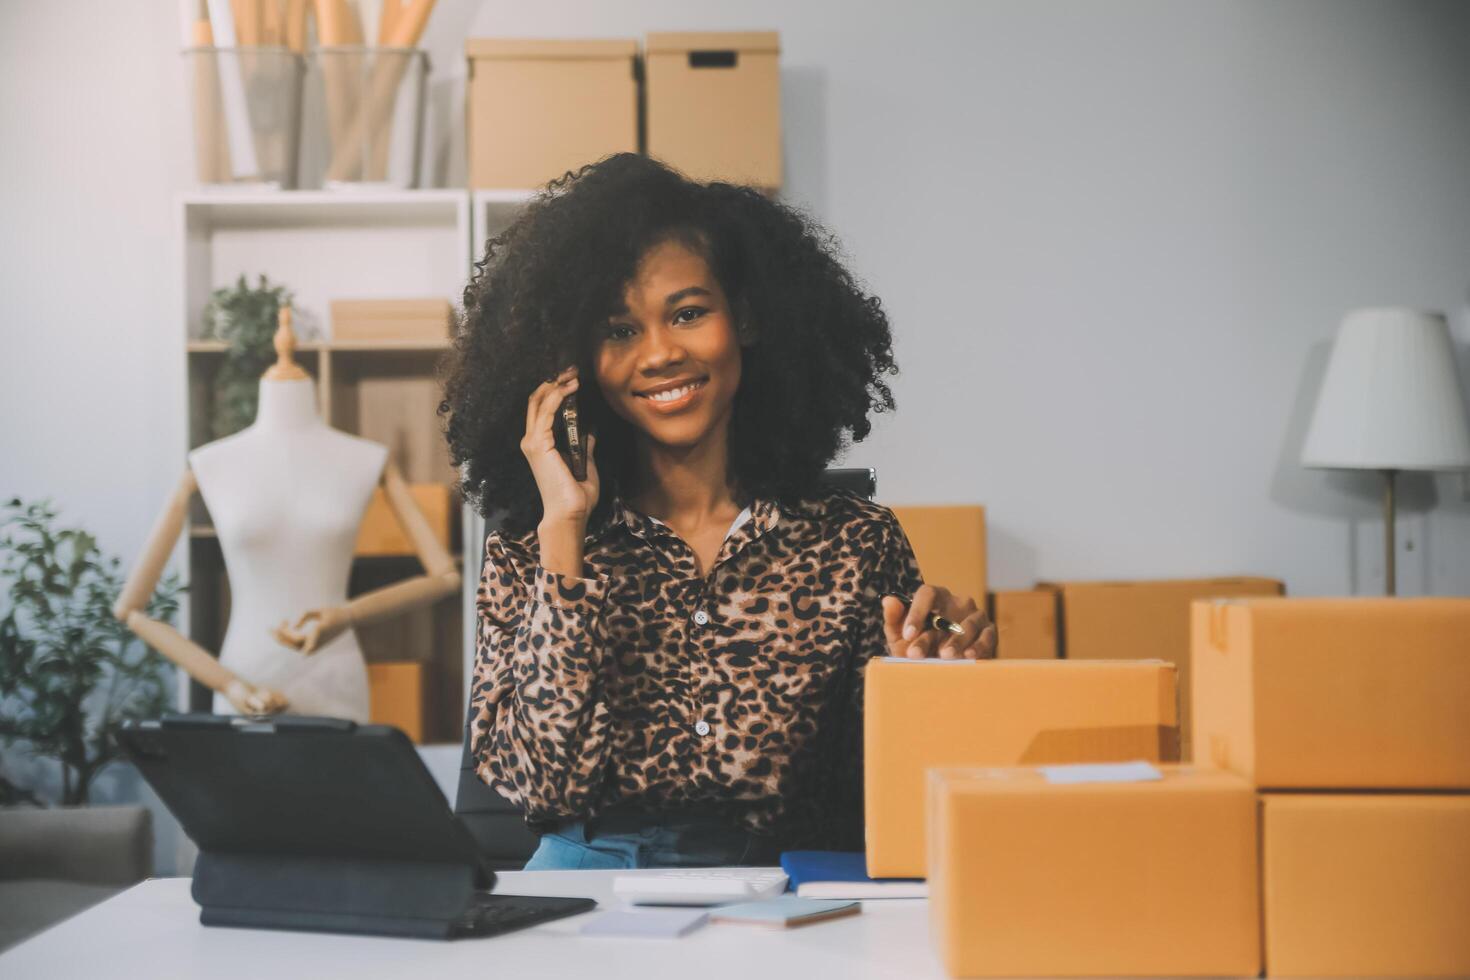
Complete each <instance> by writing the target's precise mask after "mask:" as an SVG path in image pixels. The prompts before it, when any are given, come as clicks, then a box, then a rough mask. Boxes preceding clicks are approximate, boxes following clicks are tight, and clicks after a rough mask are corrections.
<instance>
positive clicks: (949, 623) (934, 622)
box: [883, 592, 965, 636]
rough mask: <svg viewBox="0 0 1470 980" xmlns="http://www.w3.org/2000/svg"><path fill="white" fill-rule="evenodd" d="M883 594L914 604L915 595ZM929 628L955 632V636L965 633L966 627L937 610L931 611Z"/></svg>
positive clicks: (906, 603)
mask: <svg viewBox="0 0 1470 980" xmlns="http://www.w3.org/2000/svg"><path fill="white" fill-rule="evenodd" d="M883 596H884V598H887V597H888V596H893V598H895V599H897V600H898V601H899V602H901V603H903V604H904V605H905V606H912V605H913V604H914V597H913V596H906V595H904V594H902V593H900V592H885V593H883ZM929 628H930V629H936V630H940V631H941V632H948V633H953V634H954V635H955V636H964V635H965V628H964V627H963V626H961V625H960V624H959V623H956V622H955V621H954V620H952V619H945V618H944V617H943V616H941V615H939V613H937V612H931V613H929Z"/></svg>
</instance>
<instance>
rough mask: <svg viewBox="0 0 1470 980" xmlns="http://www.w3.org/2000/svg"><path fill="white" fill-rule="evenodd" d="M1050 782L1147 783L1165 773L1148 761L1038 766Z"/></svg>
mask: <svg viewBox="0 0 1470 980" xmlns="http://www.w3.org/2000/svg"><path fill="white" fill-rule="evenodd" d="M1036 768H1037V771H1038V772H1040V773H1041V774H1042V775H1043V776H1045V777H1046V781H1047V782H1049V783H1146V782H1151V781H1153V780H1156V779H1163V778H1164V774H1163V773H1161V772H1159V771H1158V770H1157V769H1155V768H1154V767H1153V766H1151V765H1149V764H1148V763H1147V762H1097V763H1085V764H1078V765H1074V766H1037V767H1036Z"/></svg>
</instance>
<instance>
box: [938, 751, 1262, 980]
mask: <svg viewBox="0 0 1470 980" xmlns="http://www.w3.org/2000/svg"><path fill="white" fill-rule="evenodd" d="M1159 768H1160V770H1161V775H1162V779H1158V780H1154V781H1145V782H1081V783H1059V782H1053V781H1051V780H1049V779H1048V778H1047V776H1045V775H1043V774H1042V773H1040V772H1038V771H1037V770H1035V769H991V770H944V769H940V770H934V771H933V772H931V774H930V780H929V792H930V806H929V812H930V839H931V841H932V855H931V858H930V870H929V907H930V916H931V919H932V922H933V926H934V928H933V934H934V938H935V941H936V943H937V945H938V951H939V955H940V958H941V959H942V960H943V962H944V964H945V966H946V967H947V968H948V969H949V972H950V975H951V976H956V977H997V976H1001V977H1032V976H1069V977H1112V976H1235V977H1246V976H1250V977H1253V976H1256V975H1257V974H1258V973H1259V972H1260V969H1261V952H1260V931H1259V930H1260V901H1259V895H1258V891H1257V883H1256V881H1257V879H1256V854H1257V852H1256V800H1255V795H1254V793H1252V791H1251V787H1250V784H1249V783H1247V782H1246V781H1245V780H1243V779H1241V778H1240V777H1238V776H1235V775H1234V774H1231V773H1224V772H1220V771H1218V770H1197V769H1195V768H1193V767H1182V766H1162V767H1159Z"/></svg>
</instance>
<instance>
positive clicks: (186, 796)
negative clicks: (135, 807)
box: [118, 715, 596, 938]
mask: <svg viewBox="0 0 1470 980" xmlns="http://www.w3.org/2000/svg"><path fill="white" fill-rule="evenodd" d="M118 741H119V742H120V744H121V745H122V748H123V750H124V752H125V753H126V754H127V756H128V757H129V758H130V759H131V760H132V761H133V763H134V764H135V765H136V766H137V767H138V769H139V770H140V771H141V772H142V774H143V777H144V778H145V779H146V780H147V781H148V783H149V785H150V786H152V787H153V790H154V792H156V793H157V794H158V796H159V798H160V799H161V800H163V802H164V804H165V805H167V806H168V808H169V810H170V811H171V812H172V813H173V814H174V816H175V817H177V818H178V820H179V823H180V824H182V825H183V827H184V830H185V832H186V833H187V834H188V835H189V837H190V838H191V839H192V840H193V841H194V842H195V843H196V844H197V845H198V847H199V852H200V853H199V859H198V860H197V861H196V863H195V870H194V882H193V894H194V898H195V900H196V901H197V902H199V904H200V906H201V914H200V918H201V921H203V922H205V923H206V924H208V925H234V926H255V927H264V928H287V929H321V930H327V931H345V932H367V933H374V934H388V935H409V936H434V937H443V938H448V937H452V936H458V935H489V934H492V933H495V932H504V931H507V930H508V929H514V928H520V927H523V926H526V925H532V924H535V923H536V922H542V921H546V920H547V919H552V918H558V917H560V916H563V915H572V914H575V913H577V912H581V911H585V910H587V909H590V908H593V907H594V906H595V904H596V903H594V902H593V901H592V900H591V899H581V898H575V899H573V898H532V897H523V896H504V895H489V894H488V893H487V892H486V891H485V890H486V889H488V888H489V887H490V886H491V885H492V884H493V882H494V878H495V875H494V872H493V871H490V870H489V869H488V868H486V867H484V865H483V863H482V861H481V858H480V855H479V851H478V849H477V847H476V845H475V842H474V839H473V838H472V837H471V836H470V833H469V831H468V830H467V829H466V828H465V826H464V825H463V824H462V823H461V822H460V821H459V818H458V817H456V816H455V815H454V813H453V811H452V810H451V809H450V806H449V803H448V801H447V800H445V798H444V794H443V793H441V792H440V790H439V787H438V785H437V784H436V783H435V782H434V780H433V777H432V776H430V775H429V772H428V770H427V769H426V768H425V767H424V764H423V760H422V759H420V758H419V755H418V752H417V751H416V750H415V749H414V747H413V743H412V742H410V741H409V739H408V737H407V736H405V735H404V734H403V733H402V732H400V731H399V730H397V729H396V728H391V727H388V726H384V725H357V724H355V723H353V722H350V721H344V720H340V719H332V718H312V717H303V716H291V715H282V716H276V717H273V718H268V719H253V718H246V717H238V716H229V715H177V716H172V717H167V718H163V719H159V720H157V721H145V722H133V723H129V724H127V725H126V726H124V728H123V729H122V730H121V731H120V732H119V733H118Z"/></svg>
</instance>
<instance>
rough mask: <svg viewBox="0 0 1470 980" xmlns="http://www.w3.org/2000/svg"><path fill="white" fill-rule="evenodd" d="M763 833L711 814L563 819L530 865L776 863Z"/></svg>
mask: <svg viewBox="0 0 1470 980" xmlns="http://www.w3.org/2000/svg"><path fill="white" fill-rule="evenodd" d="M777 857H778V853H777V852H776V851H775V849H774V848H773V847H772V846H770V844H769V843H768V842H767V841H765V840H763V839H762V838H759V837H756V836H754V835H752V834H749V833H746V832H745V831H743V830H740V829H738V828H736V827H733V826H731V825H730V824H729V823H727V822H725V821H724V820H722V819H720V818H718V817H714V816H709V815H691V814H658V813H638V814H632V813H620V814H611V815H609V816H608V817H605V818H596V817H594V818H593V819H592V820H590V821H583V820H577V821H572V822H569V823H564V824H561V825H559V826H558V827H557V828H556V829H555V830H553V831H548V832H546V833H544V834H542V835H541V844H540V846H539V847H537V848H536V853H535V854H532V855H531V860H529V861H527V862H526V867H525V869H524V870H526V871H557V870H561V871H568V870H572V871H575V870H604V871H622V870H626V869H628V868H710V867H722V866H729V865H748V864H775V863H776V859H777Z"/></svg>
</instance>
